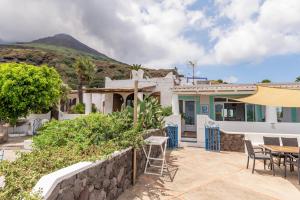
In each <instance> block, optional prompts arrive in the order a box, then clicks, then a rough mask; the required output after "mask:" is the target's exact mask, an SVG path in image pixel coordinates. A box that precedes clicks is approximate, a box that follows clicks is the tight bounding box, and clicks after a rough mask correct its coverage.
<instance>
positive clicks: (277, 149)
mask: <svg viewBox="0 0 300 200" xmlns="http://www.w3.org/2000/svg"><path fill="white" fill-rule="evenodd" d="M260 146H261V147H262V148H264V149H267V150H269V151H271V152H274V153H283V154H298V153H299V147H289V146H276V145H264V144H262V145H260Z"/></svg>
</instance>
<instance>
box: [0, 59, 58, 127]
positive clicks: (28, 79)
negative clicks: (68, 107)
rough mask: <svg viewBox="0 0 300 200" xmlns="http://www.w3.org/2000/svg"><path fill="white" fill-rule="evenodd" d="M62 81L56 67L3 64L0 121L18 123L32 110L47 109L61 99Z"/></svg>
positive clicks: (0, 86)
mask: <svg viewBox="0 0 300 200" xmlns="http://www.w3.org/2000/svg"><path fill="white" fill-rule="evenodd" d="M61 84H62V81H61V79H60V76H59V74H58V73H57V71H56V70H55V69H54V68H50V67H47V66H45V65H43V66H40V67H37V66H34V65H28V64H25V63H19V64H18V63H5V64H0V116H1V119H0V120H4V121H6V122H10V123H11V124H13V125H14V124H15V123H16V122H17V119H18V118H19V117H26V116H27V115H28V114H29V113H30V112H33V113H41V112H47V111H49V110H50V109H51V107H52V106H54V105H55V104H56V103H57V102H58V101H59V99H60V95H61Z"/></svg>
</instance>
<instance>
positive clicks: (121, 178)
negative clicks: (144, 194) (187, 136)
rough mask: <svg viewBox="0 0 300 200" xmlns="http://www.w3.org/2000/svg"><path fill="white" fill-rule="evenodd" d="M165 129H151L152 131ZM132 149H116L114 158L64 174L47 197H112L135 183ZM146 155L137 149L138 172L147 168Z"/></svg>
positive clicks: (91, 199)
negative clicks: (117, 151) (120, 150)
mask: <svg viewBox="0 0 300 200" xmlns="http://www.w3.org/2000/svg"><path fill="white" fill-rule="evenodd" d="M161 133H162V132H158V131H156V130H155V131H150V132H148V133H147V134H148V136H149V135H153V134H154V135H161ZM152 152H153V156H159V154H160V153H161V151H160V148H152ZM132 163H133V149H132V148H128V149H126V150H124V151H122V152H119V153H115V154H113V155H112V157H111V158H108V159H106V160H102V161H98V162H96V163H93V164H92V165H91V166H90V167H88V168H87V169H84V170H82V171H79V172H78V173H76V174H73V175H71V176H70V177H68V178H64V179H63V180H61V181H59V183H58V184H57V185H56V186H55V188H54V189H53V190H52V192H51V194H50V195H48V196H47V198H46V199H47V200H61V199H67V200H72V199H80V200H102V199H103V200H104V199H105V200H113V199H117V197H118V196H119V195H120V194H121V193H122V192H123V191H124V190H126V189H127V188H128V187H130V186H131V185H132ZM145 164H146V157H145V154H144V153H143V150H142V149H138V150H137V176H139V175H141V174H142V173H143V172H144V168H145Z"/></svg>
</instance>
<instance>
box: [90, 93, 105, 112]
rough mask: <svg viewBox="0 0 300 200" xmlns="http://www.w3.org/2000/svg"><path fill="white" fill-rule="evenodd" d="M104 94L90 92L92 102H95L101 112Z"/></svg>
mask: <svg viewBox="0 0 300 200" xmlns="http://www.w3.org/2000/svg"><path fill="white" fill-rule="evenodd" d="M103 101H104V94H97V93H94V94H92V103H93V104H95V106H96V108H97V110H98V111H99V112H103Z"/></svg>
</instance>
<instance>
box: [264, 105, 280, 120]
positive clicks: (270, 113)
mask: <svg viewBox="0 0 300 200" xmlns="http://www.w3.org/2000/svg"><path fill="white" fill-rule="evenodd" d="M266 122H269V123H277V111H276V107H274V106H266Z"/></svg>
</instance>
